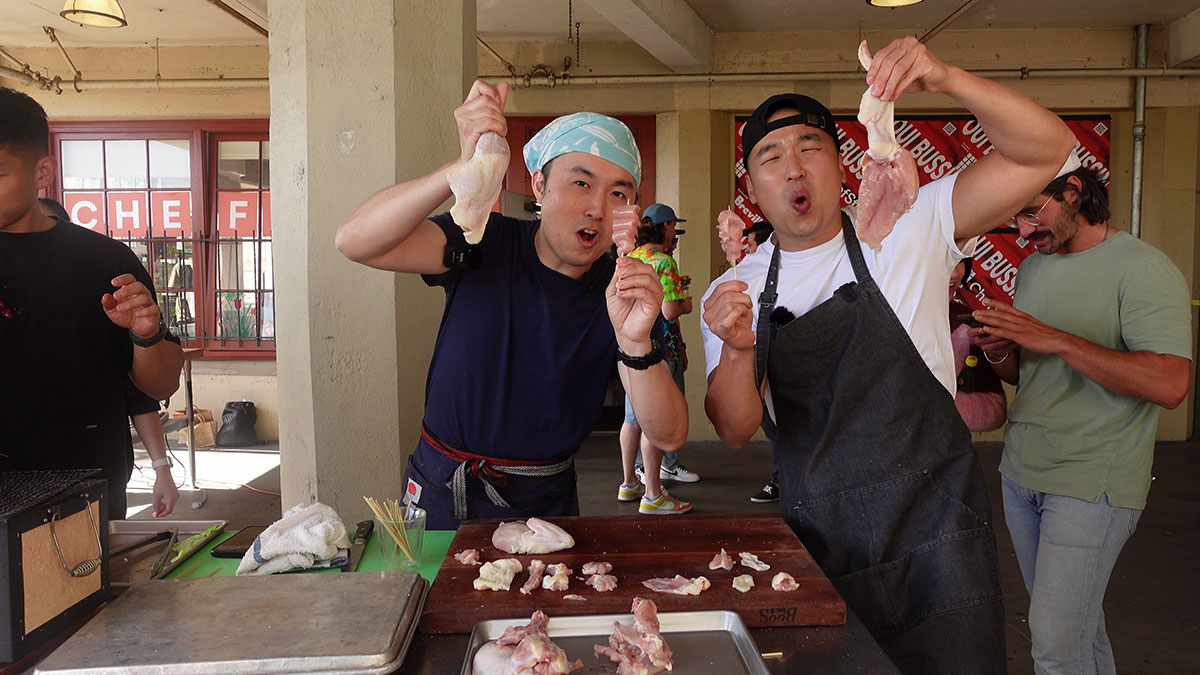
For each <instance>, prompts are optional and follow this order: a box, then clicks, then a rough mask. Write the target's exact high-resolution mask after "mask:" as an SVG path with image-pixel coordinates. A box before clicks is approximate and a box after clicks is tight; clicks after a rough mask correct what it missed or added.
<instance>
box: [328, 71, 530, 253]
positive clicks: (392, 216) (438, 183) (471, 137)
mask: <svg viewBox="0 0 1200 675" xmlns="http://www.w3.org/2000/svg"><path fill="white" fill-rule="evenodd" d="M507 96H508V85H507V84H506V83H501V84H500V85H499V87H493V86H491V85H489V84H487V83H486V82H482V81H476V82H475V84H474V86H472V87H471V93H469V94H467V98H466V100H465V101H463V104H462V105H461V106H459V107H458V108H457V109H455V111H454V120H455V122H456V123H457V126H458V140H459V145H460V146H461V150H462V152H461V154H460V156H459V157H458V158H457V159H455V160H454V161H452V162H448V163H447V164H445V165H443V166H441V167H439V168H437V169H435V170H434V171H433V172H431V173H428V174H426V175H424V176H421V177H420V178H414V179H412V180H408V181H405V182H403V183H398V184H396V185H393V186H391V187H388V188H384V189H382V190H380V191H379V192H376V193H375V194H373V195H371V197H370V198H369V199H367V201H365V202H363V204H362V206H360V207H358V209H356V210H355V211H354V213H353V214H351V215H350V217H349V218H348V219H347V220H346V222H344V223H342V226H341V227H339V228H338V232H337V238H336V239H335V243H336V244H337V248H338V250H339V251H341V252H342V255H344V256H346V257H347V258H349V259H350V260H353V261H355V262H358V263H362V264H364V265H367V266H369V267H375V268H378V269H385V270H392V271H395V272H409V273H413V274H440V273H442V272H445V271H446V266H445V265H444V264H443V263H442V259H443V254H444V253H445V249H446V235H445V234H444V233H443V232H442V230H441V228H440V227H438V226H437V225H436V224H434V223H433V221H431V220H429V215H430V214H432V213H433V211H434V210H435V209H436V208H437V207H438V206H439V205H440V204H442V203H443V202H445V201H446V200H447V199H449V198H450V184H449V183H448V182H447V180H446V171H447V170H448V169H449V168H450V167H452V166H454V165H455V164H456V163H458V162H466V161H468V160H469V159H471V156H472V154H474V152H475V142H476V141H478V140H479V137H480V136H481V135H483V134H484V133H485V132H488V131H493V132H495V133H497V134H500V135H501V136H504V135H505V133H506V132H507V129H508V126H507V122H506V121H505V119H504V102H505V99H506V98H507Z"/></svg>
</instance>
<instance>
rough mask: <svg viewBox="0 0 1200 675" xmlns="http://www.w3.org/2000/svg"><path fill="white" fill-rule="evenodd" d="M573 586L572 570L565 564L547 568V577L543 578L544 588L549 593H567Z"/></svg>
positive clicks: (556, 564)
mask: <svg viewBox="0 0 1200 675" xmlns="http://www.w3.org/2000/svg"><path fill="white" fill-rule="evenodd" d="M570 585H571V568H570V567H567V566H566V565H564V564H563V563H554V564H553V565H549V566H547V567H546V576H544V577H542V588H544V589H546V590H548V591H559V592H561V591H565V590H567V588H568V587H570Z"/></svg>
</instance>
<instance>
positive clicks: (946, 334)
mask: <svg viewBox="0 0 1200 675" xmlns="http://www.w3.org/2000/svg"><path fill="white" fill-rule="evenodd" d="M955 177H956V174H951V175H949V176H946V177H944V178H941V179H938V180H936V181H933V182H932V183H929V184H928V185H925V186H924V187H922V188H921V190H920V192H919V193H918V194H917V201H916V203H915V204H913V207H912V209H910V210H909V211H908V213H905V214H904V215H903V216H901V217H900V220H899V221H898V222H897V223H896V228H895V229H894V230H893V231H892V233H891V234H890V235H888V237H887V238H886V239H884V240H883V245H882V248H881V249H880V250H879V251H875V250H873V249H872V248H871V247H870V246H868V245H867V244H864V243H860V245H861V248H862V252H863V258H864V259H865V260H866V263H867V269H869V270H870V272H871V277H872V278H873V279H874V280H875V283H876V284H877V285H878V286H879V288H880V290H881V291H883V295H884V297H885V298H887V301H888V303H889V304H890V305H891V307H892V311H894V312H895V313H896V316H897V318H899V319H900V323H901V324H902V325H903V326H904V328H905V330H907V331H908V335H909V337H910V338H911V339H912V341H913V345H915V346H916V348H917V351H918V352H919V353H920V354H921V358H923V359H924V360H925V364H926V365H927V366H929V369H930V370H931V371H932V372H933V374H934V376H935V377H937V379H938V381H939V382H941V383H942V386H944V387H946V390H947V391H949V392H950V394H951V395H953V394H954V391H955V383H956V378H955V374H954V348H953V346H952V345H951V344H950V317H949V302H948V300H949V296H948V291H949V283H950V272H951V271H953V269H954V266H955V265H956V264H957V263H958V261H959V260H961V259H963V258H965V257H967V255H968V254H969V252H970V251H972V250H973V249H974V245H975V240H973V239H972V240H971V241H969V242H968V243H967V244H966V245H964V247H963V248H964V249H966V252H964V251H962V250H960V249H959V247H958V246H957V245H956V244H955V242H954V213H953V208H952V205H951V197H952V196H953V193H954V182H955ZM773 251H774V246H772V244H771V242H770V241H767V242H764V243H763V244H762V245H761V246H759V247H758V250H757V251H755V252H754V254H753V255H749V256H746V257H745V258H744V259H743V260H742V261H741V262H740V263H738V267H737V273H738V275H737V276H738V280H740V281H744V282H746V283H747V284H749V285H750V289H749V291H748V293H749V295H750V298H751V299H752V300H753V301H754V303H753V304H754V322H755V325H756V326H757V323H758V295H759V293H761V292H762V289H763V286H764V285H765V284H766V279H767V268H768V267H769V266H770V264H771V254H772V253H773ZM732 279H733V270H728V271H726V272H725V273H724V274H722V275H721V276H720V277H717V279H716V280H715V281H713V283H712V284H711V285H710V286H709V287H708V290H707V291H705V293H704V300H705V301H707V300H708V296H710V295H712V292H713V289H714V288H716V287H717V285H719V284H721V283H724V282H726V281H730V280H732ZM852 281H855V277H854V268H853V267H852V266H851V264H850V256H849V254H848V253H847V251H846V246H845V238H844V236H843V234H842V232H841V230H839V231H838V233H837V235H836V236H835V237H834V238H833V239H831V240H829V241H827V242H825V243H824V244H821V245H819V246H816V247H814V248H810V249H807V250H804V251H791V252H789V251H781V252H780V260H779V286H778V293H779V299H778V301H777V302H776V303H775V306H776V307H785V308H787V309H788V311H790V312H791V313H792V314H794V315H796V316H798V317H799V316H802V315H804V314H805V313H807V312H808V311H809V310H811V309H813V308H814V307H816V306H817V305H819V304H821V303H822V302H825V301H826V300H828V299H829V298H831V297H833V292H834V291H836V290H837V289H838V288H841V287H842V286H843V285H845V284H847V283H850V282H852ZM700 332H701V334H702V335H703V337H704V357H705V362H706V363H705V365H706V368H707V370H706V374H709V375H711V374H712V371H713V369H714V368H716V367H717V364H718V363H719V362H720V360H721V345H722V342H721V339H720V338H718V337H717V336H715V335H713V333H712V331H711V330H709V328H708V324H706V323H704V322H703V321H701V322H700ZM770 396H771V392H770V384H769V383H768V386H767V391H766V402H767V407H768V409H771V410H773V407H772V405H771V398H770ZM772 417H774V413H773V412H772Z"/></svg>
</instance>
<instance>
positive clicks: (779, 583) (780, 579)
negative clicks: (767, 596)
mask: <svg viewBox="0 0 1200 675" xmlns="http://www.w3.org/2000/svg"><path fill="white" fill-rule="evenodd" d="M771 588H774V589H775V590H777V591H784V592H786V591H794V590H796V589H798V588H800V584H798V583H796V579H795V577H793V576H792V575H790V574H788V573H787V572H780V573H779V574H776V575H775V577H774V578H773V579H771Z"/></svg>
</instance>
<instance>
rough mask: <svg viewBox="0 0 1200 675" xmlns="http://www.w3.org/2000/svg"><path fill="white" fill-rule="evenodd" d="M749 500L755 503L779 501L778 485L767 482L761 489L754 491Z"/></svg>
mask: <svg viewBox="0 0 1200 675" xmlns="http://www.w3.org/2000/svg"><path fill="white" fill-rule="evenodd" d="M750 501H752V502H754V503H755V504H770V503H771V502H777V501H779V486H778V485H776V484H774V483H767V484H766V485H764V486H763V489H761V490H759V491H758V492H756V493H754V496H753V497H751V498H750Z"/></svg>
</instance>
